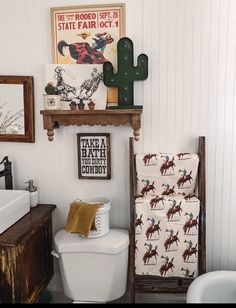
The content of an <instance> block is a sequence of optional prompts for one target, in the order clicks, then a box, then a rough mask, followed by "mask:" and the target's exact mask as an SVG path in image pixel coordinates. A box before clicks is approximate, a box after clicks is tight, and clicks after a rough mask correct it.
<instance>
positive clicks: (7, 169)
mask: <svg viewBox="0 0 236 308" xmlns="http://www.w3.org/2000/svg"><path fill="white" fill-rule="evenodd" d="M3 163H4V169H3V170H2V171H0V177H2V176H4V177H5V188H6V189H13V185H12V172H11V162H10V161H9V159H8V156H5V157H4V158H3V160H2V161H1V162H0V165H1V164H3Z"/></svg>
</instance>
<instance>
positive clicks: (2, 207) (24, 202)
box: [0, 189, 30, 234]
mask: <svg viewBox="0 0 236 308" xmlns="http://www.w3.org/2000/svg"><path fill="white" fill-rule="evenodd" d="M29 211H30V195H29V192H28V191H26V190H5V189H0V234H2V233H3V232H4V231H5V230H6V229H8V228H9V227H11V226H12V225H13V224H14V223H16V222H17V221H18V220H19V219H21V218H22V217H23V216H24V215H25V214H27V213H28V212H29Z"/></svg>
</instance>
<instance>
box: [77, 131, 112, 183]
mask: <svg viewBox="0 0 236 308" xmlns="http://www.w3.org/2000/svg"><path fill="white" fill-rule="evenodd" d="M77 141H78V167H79V179H110V178H111V157H110V134H99V133H97V134H95V133H92V134H90V133H88V134H87V133H79V134H77Z"/></svg>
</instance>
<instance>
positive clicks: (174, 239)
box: [135, 153, 200, 278]
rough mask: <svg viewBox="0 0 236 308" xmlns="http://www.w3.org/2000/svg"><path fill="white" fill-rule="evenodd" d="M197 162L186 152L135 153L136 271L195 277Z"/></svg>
mask: <svg viewBox="0 0 236 308" xmlns="http://www.w3.org/2000/svg"><path fill="white" fill-rule="evenodd" d="M198 162H199V158H198V155H196V154H190V153H179V154H177V155H174V154H154V155H153V154H144V155H143V154H139V155H136V168H137V179H138V180H137V184H138V194H137V195H136V196H135V200H136V201H135V206H136V221H135V230H136V233H135V239H136V249H135V256H136V259H135V265H136V274H139V275H157V276H162V277H170V276H178V277H185V278H190V277H196V276H197V274H198V273H197V268H198V220H199V209H200V201H199V199H198V198H197V196H196V195H195V194H194V189H195V182H196V176H197V169H198Z"/></svg>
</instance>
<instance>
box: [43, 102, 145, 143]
mask: <svg viewBox="0 0 236 308" xmlns="http://www.w3.org/2000/svg"><path fill="white" fill-rule="evenodd" d="M142 111H143V110H142V108H137V109H135V108H134V109H105V110H93V111H90V110H41V111H40V113H41V114H42V115H43V127H44V129H46V130H47V135H48V140H49V141H52V140H53V136H54V132H53V130H54V128H59V126H60V125H65V126H68V125H77V126H81V125H90V126H93V125H102V126H105V125H115V126H119V125H125V124H127V123H129V124H130V125H131V127H132V128H133V131H134V132H133V134H134V139H135V140H139V135H140V128H141V113H142Z"/></svg>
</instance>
